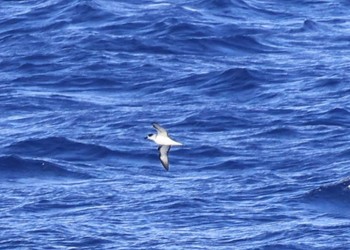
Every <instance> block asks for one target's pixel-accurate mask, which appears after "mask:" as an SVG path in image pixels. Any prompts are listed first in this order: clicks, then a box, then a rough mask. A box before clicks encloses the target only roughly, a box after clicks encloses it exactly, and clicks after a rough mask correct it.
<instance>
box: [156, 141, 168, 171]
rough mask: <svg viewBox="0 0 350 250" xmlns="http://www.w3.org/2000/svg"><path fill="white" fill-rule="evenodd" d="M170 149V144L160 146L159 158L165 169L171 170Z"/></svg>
mask: <svg viewBox="0 0 350 250" xmlns="http://www.w3.org/2000/svg"><path fill="white" fill-rule="evenodd" d="M169 150H170V146H159V147H158V151H159V159H160V161H161V163H162V165H163V167H164V168H165V170H167V171H168V170H169V158H168V152H169Z"/></svg>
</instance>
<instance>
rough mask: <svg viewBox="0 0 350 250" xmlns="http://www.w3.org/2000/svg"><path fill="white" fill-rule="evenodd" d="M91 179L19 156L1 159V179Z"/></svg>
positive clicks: (47, 163) (55, 165)
mask: <svg viewBox="0 0 350 250" xmlns="http://www.w3.org/2000/svg"><path fill="white" fill-rule="evenodd" d="M33 177H35V178H57V177H64V178H81V179H85V178H90V177H91V176H89V175H87V174H83V173H79V172H74V171H70V170H67V169H65V168H64V167H63V166H60V165H58V164H55V163H51V162H48V161H43V160H33V159H26V158H21V157H19V156H15V155H11V156H6V155H5V156H1V157H0V178H5V179H7V178H11V179H12V178H33Z"/></svg>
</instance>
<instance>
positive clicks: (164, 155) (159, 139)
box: [146, 123, 182, 170]
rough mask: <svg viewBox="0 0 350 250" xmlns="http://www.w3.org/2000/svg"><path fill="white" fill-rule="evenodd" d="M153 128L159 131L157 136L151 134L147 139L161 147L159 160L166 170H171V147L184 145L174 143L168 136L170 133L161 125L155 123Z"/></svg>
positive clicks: (159, 148)
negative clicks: (169, 156)
mask: <svg viewBox="0 0 350 250" xmlns="http://www.w3.org/2000/svg"><path fill="white" fill-rule="evenodd" d="M152 125H153V127H154V128H155V129H156V130H157V132H158V133H157V134H149V135H148V136H147V137H146V139H149V140H151V141H154V142H155V143H156V144H158V145H159V147H158V151H159V159H160V161H161V163H162V165H163V167H164V168H165V169H166V170H169V158H168V152H169V150H170V148H171V146H181V145H182V143H180V142H177V141H174V140H173V139H171V138H170V137H169V135H168V132H167V131H166V130H165V129H164V128H162V127H161V126H160V125H159V124H157V123H153V124H152Z"/></svg>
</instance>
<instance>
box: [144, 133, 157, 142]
mask: <svg viewBox="0 0 350 250" xmlns="http://www.w3.org/2000/svg"><path fill="white" fill-rule="evenodd" d="M145 139H148V140H151V141H154V140H155V139H156V135H155V134H148V135H147V137H146V138H145Z"/></svg>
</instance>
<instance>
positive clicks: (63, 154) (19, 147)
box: [5, 137, 124, 161]
mask: <svg viewBox="0 0 350 250" xmlns="http://www.w3.org/2000/svg"><path fill="white" fill-rule="evenodd" d="M5 150H6V151H5V152H6V153H7V154H20V155H27V156H31V157H50V158H58V159H64V160H69V161H86V160H90V161H94V160H98V159H101V158H107V157H120V156H123V155H124V153H123V152H119V151H114V150H111V149H109V148H107V147H104V146H100V145H94V144H86V143H81V142H76V141H71V140H69V139H67V138H65V137H48V138H42V139H28V140H25V141H21V142H17V143H14V144H12V145H10V146H8V147H6V148H5Z"/></svg>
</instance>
